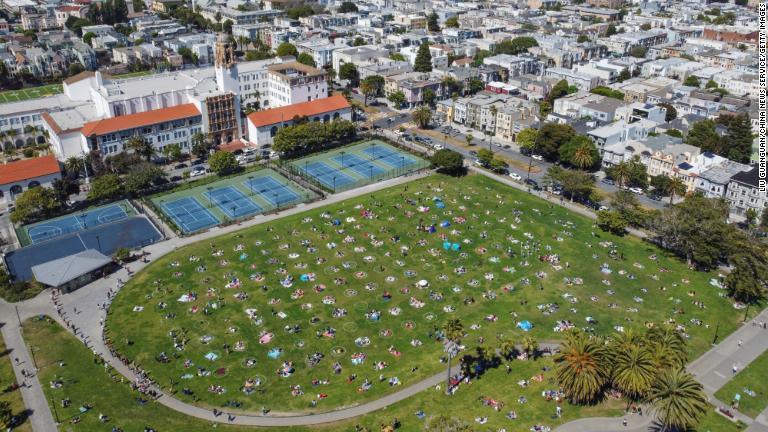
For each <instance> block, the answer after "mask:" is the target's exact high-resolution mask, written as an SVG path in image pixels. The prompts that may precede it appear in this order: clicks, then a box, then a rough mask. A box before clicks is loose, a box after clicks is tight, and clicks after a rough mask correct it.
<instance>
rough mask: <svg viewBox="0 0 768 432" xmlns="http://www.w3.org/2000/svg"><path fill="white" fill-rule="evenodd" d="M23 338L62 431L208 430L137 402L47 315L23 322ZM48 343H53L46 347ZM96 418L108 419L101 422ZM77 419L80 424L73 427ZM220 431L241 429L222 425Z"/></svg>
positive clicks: (208, 425) (188, 419)
mask: <svg viewBox="0 0 768 432" xmlns="http://www.w3.org/2000/svg"><path fill="white" fill-rule="evenodd" d="M24 339H25V340H26V341H27V344H28V345H29V346H31V347H34V349H35V357H36V359H37V363H38V365H39V366H40V371H39V373H38V378H39V380H40V384H41V385H42V386H43V390H44V391H45V396H46V398H47V399H48V401H49V404H50V403H51V401H53V403H55V404H56V406H55V407H53V406H52V407H51V411H52V412H55V416H57V417H58V419H59V421H60V422H61V425H60V427H59V430H61V431H68V432H69V431H72V432H76V431H109V430H110V429H111V428H112V427H120V428H123V430H125V431H126V432H129V431H130V432H134V431H141V430H143V428H144V427H145V426H152V427H154V428H155V429H156V430H158V431H181V430H183V431H207V430H211V423H210V422H206V421H203V420H198V419H195V418H192V417H187V416H185V415H183V414H179V413H177V412H175V411H173V410H170V409H168V408H166V407H164V406H162V405H160V404H158V403H155V402H152V401H146V402H145V403H143V404H142V403H140V402H139V401H138V399H139V398H140V396H141V395H140V394H139V393H138V392H135V391H133V390H131V387H130V385H129V383H128V382H127V381H125V382H124V380H123V378H122V377H121V376H120V375H119V374H118V373H117V372H115V371H114V370H112V369H110V368H105V367H104V366H103V365H101V364H97V363H96V362H95V361H94V357H93V354H92V353H91V352H89V351H88V349H86V348H85V347H84V346H83V344H82V343H81V342H80V341H78V340H77V339H75V337H74V336H72V335H71V334H70V333H69V332H67V331H65V330H64V329H63V328H62V327H61V326H59V325H58V324H56V323H55V322H54V321H53V320H51V319H49V318H47V317H46V318H44V319H43V320H39V319H31V320H28V321H27V322H25V323H24ZM52 340H55V341H56V343H50V341H52ZM56 382H58V383H60V384H61V386H60V387H59V388H54V386H52V385H51V384H52V383H56ZM63 399H69V400H70V405H69V406H68V407H66V408H64V407H62V404H61V403H62V402H61V401H62V400H63ZM86 404H90V405H92V406H93V408H92V409H90V410H89V411H87V412H85V413H80V412H79V408H80V407H82V406H84V405H86ZM99 414H104V415H106V416H107V417H109V418H110V421H109V422H107V423H101V422H100V421H99V419H98V416H99ZM54 418H56V417H54ZM75 418H79V420H80V421H79V422H78V423H74V422H73V419H75ZM219 428H220V429H222V430H240V429H239V428H235V427H227V426H225V425H221V426H219Z"/></svg>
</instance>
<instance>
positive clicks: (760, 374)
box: [715, 351, 768, 418]
mask: <svg viewBox="0 0 768 432" xmlns="http://www.w3.org/2000/svg"><path fill="white" fill-rule="evenodd" d="M766 371H768V351H766V352H764V353H763V354H761V355H760V356H759V357H758V358H756V359H755V361H753V362H752V363H750V364H749V366H747V367H745V368H744V369H742V370H741V371H740V372H739V373H738V374H737V375H736V376H735V377H734V378H733V379H732V380H730V381H729V382H728V383H727V384H726V385H724V386H723V388H721V389H720V390H718V391H717V393H715V396H716V397H717V398H718V399H719V400H720V401H722V402H725V403H730V402H731V401H733V400H734V396H735V395H736V394H737V393H738V394H739V395H741V401H739V411H741V412H742V413H744V414H746V415H747V416H749V417H752V418H755V417H756V416H757V415H758V414H760V413H761V412H762V411H763V410H764V409H765V407H766V406H768V379H766V377H765V373H766ZM747 391H749V392H750V393H751V392H754V393H753V394H754V396H751V395H750V394H749V393H747Z"/></svg>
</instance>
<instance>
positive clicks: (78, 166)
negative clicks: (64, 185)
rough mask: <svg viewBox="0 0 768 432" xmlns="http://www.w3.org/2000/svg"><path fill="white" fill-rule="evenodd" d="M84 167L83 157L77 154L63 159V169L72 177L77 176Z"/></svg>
mask: <svg viewBox="0 0 768 432" xmlns="http://www.w3.org/2000/svg"><path fill="white" fill-rule="evenodd" d="M84 168H85V162H84V161H83V158H81V157H78V156H70V157H68V158H67V160H66V161H64V170H65V171H66V172H67V174H68V175H69V176H71V177H72V178H77V177H78V176H79V175H80V173H81V172H83V170H84Z"/></svg>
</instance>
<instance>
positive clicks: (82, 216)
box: [80, 212, 88, 229]
mask: <svg viewBox="0 0 768 432" xmlns="http://www.w3.org/2000/svg"><path fill="white" fill-rule="evenodd" d="M86 217H88V216H87V215H86V214H85V212H82V213H81V214H80V219H82V222H83V223H82V225H83V229H86V228H88V227H87V226H86V225H85V218H86Z"/></svg>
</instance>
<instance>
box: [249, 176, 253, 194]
mask: <svg viewBox="0 0 768 432" xmlns="http://www.w3.org/2000/svg"><path fill="white" fill-rule="evenodd" d="M248 187H249V188H250V189H251V196H253V176H248Z"/></svg>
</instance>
